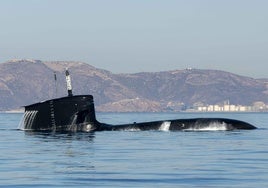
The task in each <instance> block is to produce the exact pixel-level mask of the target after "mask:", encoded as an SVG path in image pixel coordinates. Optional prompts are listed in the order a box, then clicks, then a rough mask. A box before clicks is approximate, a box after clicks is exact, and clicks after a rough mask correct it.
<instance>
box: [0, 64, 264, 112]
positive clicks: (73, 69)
mask: <svg viewBox="0 0 268 188" xmlns="http://www.w3.org/2000/svg"><path fill="white" fill-rule="evenodd" d="M66 67H68V68H69V70H70V73H71V76H72V85H73V93H74V94H92V95H93V96H94V98H95V105H96V108H97V110H99V111H121V112H122V111H163V110H180V108H183V107H184V106H185V105H186V106H191V105H193V104H195V103H203V104H217V103H222V102H224V101H226V100H229V101H230V102H231V103H232V104H242V105H250V104H252V103H253V102H255V101H263V102H265V103H268V84H267V79H259V80H258V79H253V78H249V77H244V76H239V75H235V74H231V73H228V72H224V71H217V70H198V69H191V70H174V71H165V72H154V73H136V74H113V73H111V72H109V71H106V70H102V69H98V68H95V67H93V66H91V65H89V64H86V63H82V62H65V61H51V62H46V61H39V60H12V61H8V62H5V63H1V64H0V110H1V111H3V110H12V109H17V108H19V107H21V106H23V105H27V104H31V103H34V102H38V101H43V100H47V99H50V98H54V97H62V96H66V89H65V88H66V84H65V75H64V71H65V68H66ZM54 72H55V73H56V75H57V82H56V83H55V81H54V76H53V75H54Z"/></svg>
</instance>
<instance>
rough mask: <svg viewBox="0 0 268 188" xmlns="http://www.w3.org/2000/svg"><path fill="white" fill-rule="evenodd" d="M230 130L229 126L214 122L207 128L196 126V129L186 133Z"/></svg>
mask: <svg viewBox="0 0 268 188" xmlns="http://www.w3.org/2000/svg"><path fill="white" fill-rule="evenodd" d="M226 130H228V127H227V124H226V123H224V122H222V123H220V122H212V123H209V124H208V125H207V126H204V125H195V127H192V128H189V129H186V131H226Z"/></svg>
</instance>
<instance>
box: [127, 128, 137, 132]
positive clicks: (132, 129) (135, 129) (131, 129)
mask: <svg viewBox="0 0 268 188" xmlns="http://www.w3.org/2000/svg"><path fill="white" fill-rule="evenodd" d="M123 131H130V132H132V131H133V132H136V131H141V130H140V129H139V128H125V129H123Z"/></svg>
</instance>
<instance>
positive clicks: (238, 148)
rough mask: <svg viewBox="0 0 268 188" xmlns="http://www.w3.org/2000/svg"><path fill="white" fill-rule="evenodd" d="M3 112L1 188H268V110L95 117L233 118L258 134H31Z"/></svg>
mask: <svg viewBox="0 0 268 188" xmlns="http://www.w3.org/2000/svg"><path fill="white" fill-rule="evenodd" d="M22 116H23V114H8V113H0V152H1V153H0V186H1V187H241V188H245V187H268V113H210V114H209V113H98V114H97V118H98V119H99V121H101V122H105V123H110V124H122V123H133V122H137V123H138V122H143V121H155V120H169V119H178V118H195V117H221V118H234V119H238V120H242V121H246V122H249V123H251V124H253V125H255V126H257V127H258V128H259V129H256V130H239V131H224V130H222V129H220V128H219V129H217V127H215V126H214V127H213V126H212V127H211V129H208V130H192V131H177V132H170V131H168V127H169V123H168V122H169V121H166V122H165V124H163V125H162V126H161V127H162V128H161V129H160V130H158V131H138V130H128V131H111V132H109V131H104V132H95V133H70V134H54V133H51V134H49V133H31V132H25V131H21V130H18V129H17V128H18V125H19V122H20V120H21V118H22Z"/></svg>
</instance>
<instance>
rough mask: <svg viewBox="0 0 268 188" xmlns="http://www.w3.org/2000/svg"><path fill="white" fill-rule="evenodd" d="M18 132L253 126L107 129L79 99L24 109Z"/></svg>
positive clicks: (167, 126) (88, 102) (163, 125)
mask: <svg viewBox="0 0 268 188" xmlns="http://www.w3.org/2000/svg"><path fill="white" fill-rule="evenodd" d="M21 127H22V129H24V130H29V131H54V132H66V131H71V132H92V131H120V130H134V131H135V130H137V131H140V130H141V131H144V130H168V131H181V130H189V131H191V130H207V129H209V128H212V129H213V128H215V129H217V130H238V129H244V130H251V129H256V127H255V126H253V125H251V124H249V123H246V122H243V121H239V120H233V119H224V118H196V119H177V120H164V121H153V122H142V123H133V124H125V125H109V124H104V123H100V122H98V121H97V120H96V116H95V108H94V101H93V96H91V95H79V96H68V97H63V98H58V99H52V100H48V101H44V102H40V103H35V104H32V105H29V106H25V113H24V118H23V121H22V126H21Z"/></svg>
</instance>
